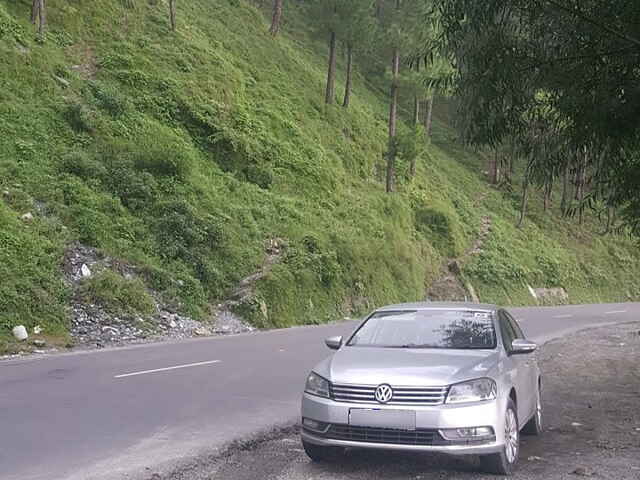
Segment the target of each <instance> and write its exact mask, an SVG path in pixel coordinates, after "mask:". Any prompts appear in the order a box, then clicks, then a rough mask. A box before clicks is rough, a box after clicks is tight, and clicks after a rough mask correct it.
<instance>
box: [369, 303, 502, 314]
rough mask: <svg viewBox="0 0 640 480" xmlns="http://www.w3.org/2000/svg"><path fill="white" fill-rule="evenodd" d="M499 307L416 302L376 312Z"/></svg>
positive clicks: (474, 309)
mask: <svg viewBox="0 0 640 480" xmlns="http://www.w3.org/2000/svg"><path fill="white" fill-rule="evenodd" d="M498 308H499V307H497V306H496V305H493V304H490V303H473V302H414V303H398V304H396V305H386V306H384V307H381V308H378V309H376V312H388V311H397V310H471V311H474V312H494V311H496V310H498Z"/></svg>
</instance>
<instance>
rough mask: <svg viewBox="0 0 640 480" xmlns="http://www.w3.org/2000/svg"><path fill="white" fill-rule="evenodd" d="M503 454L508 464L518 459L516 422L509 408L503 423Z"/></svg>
mask: <svg viewBox="0 0 640 480" xmlns="http://www.w3.org/2000/svg"><path fill="white" fill-rule="evenodd" d="M504 436H505V454H506V456H507V460H508V462H509V463H514V462H515V461H516V458H517V457H518V420H517V419H516V414H515V412H514V411H513V410H512V409H511V408H507V416H506V418H505V422H504Z"/></svg>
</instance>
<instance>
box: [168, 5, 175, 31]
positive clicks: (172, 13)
mask: <svg viewBox="0 0 640 480" xmlns="http://www.w3.org/2000/svg"><path fill="white" fill-rule="evenodd" d="M169 20H170V21H171V30H173V31H174V32H175V31H176V0H169Z"/></svg>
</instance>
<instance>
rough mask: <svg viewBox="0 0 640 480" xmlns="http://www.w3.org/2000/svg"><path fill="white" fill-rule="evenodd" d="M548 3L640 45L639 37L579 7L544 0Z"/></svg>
mask: <svg viewBox="0 0 640 480" xmlns="http://www.w3.org/2000/svg"><path fill="white" fill-rule="evenodd" d="M544 1H546V2H547V3H549V4H550V5H552V6H554V7H556V8H557V9H559V10H562V11H564V12H566V13H569V14H571V15H575V16H576V17H578V18H580V19H581V20H583V21H585V22H587V23H590V24H591V25H594V26H596V27H598V28H600V29H602V30H604V31H605V32H608V33H610V34H611V35H614V36H616V37H618V38H620V39H622V40H626V41H627V42H630V43H633V44H634V45H636V46H637V47H640V40H638V39H637V38H634V37H631V36H629V35H627V34H626V33H624V32H620V31H618V30H616V29H614V28H611V27H609V26H608V25H605V24H602V23H600V22H598V21H596V20H594V19H593V18H591V17H589V16H587V15H585V14H584V13H582V10H577V9H572V8H569V7H567V6H565V5H562V4H561V3H559V2H556V1H555V0H544Z"/></svg>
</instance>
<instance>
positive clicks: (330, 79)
mask: <svg viewBox="0 0 640 480" xmlns="http://www.w3.org/2000/svg"><path fill="white" fill-rule="evenodd" d="M335 85H336V32H331V35H330V37H329V68H328V69H327V89H326V91H325V95H324V103H326V104H327V105H329V104H332V103H333V101H334V99H335V96H336V87H335Z"/></svg>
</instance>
